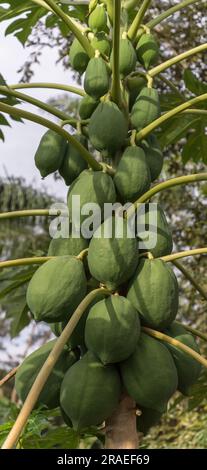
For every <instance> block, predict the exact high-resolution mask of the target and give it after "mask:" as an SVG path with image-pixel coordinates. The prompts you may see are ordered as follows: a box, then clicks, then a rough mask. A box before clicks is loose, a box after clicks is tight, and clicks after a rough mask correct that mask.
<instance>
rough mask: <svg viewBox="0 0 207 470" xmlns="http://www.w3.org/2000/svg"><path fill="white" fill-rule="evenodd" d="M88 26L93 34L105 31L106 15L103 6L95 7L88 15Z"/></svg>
mask: <svg viewBox="0 0 207 470" xmlns="http://www.w3.org/2000/svg"><path fill="white" fill-rule="evenodd" d="M88 26H89V28H90V29H91V30H92V31H94V33H97V32H99V31H105V30H106V29H107V14H106V10H105V8H104V5H103V4H101V5H97V6H96V8H94V10H93V11H92V12H91V13H90V15H89V18H88Z"/></svg>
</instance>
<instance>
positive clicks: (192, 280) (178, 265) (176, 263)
mask: <svg viewBox="0 0 207 470" xmlns="http://www.w3.org/2000/svg"><path fill="white" fill-rule="evenodd" d="M172 263H173V264H174V266H176V268H177V269H179V271H181V273H183V274H184V276H185V277H186V278H187V279H188V281H189V282H190V283H191V284H192V285H193V286H194V287H195V289H196V290H197V291H198V292H199V293H200V294H201V295H202V297H203V298H204V299H205V300H207V292H205V290H204V289H203V287H201V286H200V285H199V284H198V283H197V281H196V280H195V278H194V277H193V276H191V274H190V273H189V271H188V270H187V269H186V268H185V267H184V266H183V265H182V264H181V263H179V261H177V260H174V261H172Z"/></svg>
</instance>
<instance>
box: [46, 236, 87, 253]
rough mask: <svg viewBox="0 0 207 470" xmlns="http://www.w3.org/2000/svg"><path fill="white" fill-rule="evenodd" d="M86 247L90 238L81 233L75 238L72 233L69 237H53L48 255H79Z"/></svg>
mask: <svg viewBox="0 0 207 470" xmlns="http://www.w3.org/2000/svg"><path fill="white" fill-rule="evenodd" d="M86 248H88V240H86V239H85V238H83V237H82V236H81V235H80V237H79V238H74V237H73V236H72V234H70V237H69V238H52V240H51V242H50V244H49V248H48V252H47V256H67V255H73V256H77V255H79V253H80V252H81V251H83V250H85V249H86Z"/></svg>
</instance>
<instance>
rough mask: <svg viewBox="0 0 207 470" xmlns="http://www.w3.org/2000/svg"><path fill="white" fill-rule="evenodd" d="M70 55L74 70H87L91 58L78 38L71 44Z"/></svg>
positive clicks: (80, 71) (81, 71)
mask: <svg viewBox="0 0 207 470" xmlns="http://www.w3.org/2000/svg"><path fill="white" fill-rule="evenodd" d="M69 57H70V63H71V67H72V68H73V69H74V70H76V71H77V72H79V73H80V74H82V73H83V72H85V70H86V67H87V65H88V62H89V60H90V58H89V56H88V54H87V53H86V51H85V49H84V48H83V46H82V45H81V44H80V42H79V41H78V39H74V41H73V43H72V44H71V47H70V53H69Z"/></svg>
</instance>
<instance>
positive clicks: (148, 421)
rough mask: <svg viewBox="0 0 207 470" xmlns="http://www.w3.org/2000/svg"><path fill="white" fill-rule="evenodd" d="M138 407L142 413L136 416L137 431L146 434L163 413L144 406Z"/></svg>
mask: <svg viewBox="0 0 207 470" xmlns="http://www.w3.org/2000/svg"><path fill="white" fill-rule="evenodd" d="M138 408H139V409H140V411H141V413H142V414H141V415H140V416H137V431H138V432H142V433H143V434H144V435H146V434H147V433H148V431H149V430H150V429H151V428H152V427H153V426H156V425H157V424H158V423H159V421H160V419H161V416H162V414H163V413H160V411H157V410H152V409H150V408H146V407H144V406H142V407H138Z"/></svg>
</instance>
